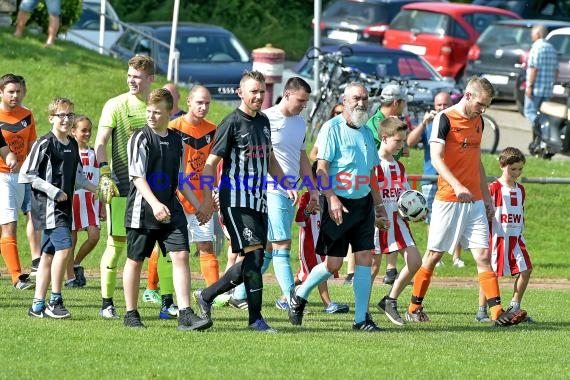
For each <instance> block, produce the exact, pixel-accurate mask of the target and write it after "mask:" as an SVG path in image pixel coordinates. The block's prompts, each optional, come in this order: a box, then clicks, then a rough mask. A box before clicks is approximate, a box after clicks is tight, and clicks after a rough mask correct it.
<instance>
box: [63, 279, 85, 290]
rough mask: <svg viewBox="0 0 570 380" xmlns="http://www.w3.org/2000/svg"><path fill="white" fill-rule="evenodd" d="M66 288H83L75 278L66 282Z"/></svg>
mask: <svg viewBox="0 0 570 380" xmlns="http://www.w3.org/2000/svg"><path fill="white" fill-rule="evenodd" d="M64 286H65V287H66V288H79V287H81V285H79V281H77V278H74V279H73V280H69V281H65V284H64Z"/></svg>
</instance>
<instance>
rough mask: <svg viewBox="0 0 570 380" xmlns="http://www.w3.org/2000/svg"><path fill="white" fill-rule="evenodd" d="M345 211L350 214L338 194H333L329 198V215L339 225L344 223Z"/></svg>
mask: <svg viewBox="0 0 570 380" xmlns="http://www.w3.org/2000/svg"><path fill="white" fill-rule="evenodd" d="M343 212H345V213H347V214H348V210H347V209H346V207H344V205H343V204H342V203H341V201H340V199H338V197H337V196H336V195H333V196H331V197H330V199H329V215H330V217H331V219H332V220H333V221H334V222H335V223H336V225H337V226H340V225H341V224H342V213H343Z"/></svg>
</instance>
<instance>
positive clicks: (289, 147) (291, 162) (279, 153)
mask: <svg viewBox="0 0 570 380" xmlns="http://www.w3.org/2000/svg"><path fill="white" fill-rule="evenodd" d="M263 113H265V115H267V117H268V118H269V122H270V124H271V144H272V145H273V153H274V154H275V158H277V162H279V165H281V168H282V169H283V173H284V174H285V175H286V176H290V177H288V179H289V182H290V183H295V182H296V181H297V179H298V178H299V175H300V173H299V170H300V167H301V162H300V157H301V150H305V149H306V148H305V130H306V125H305V119H304V118H303V117H302V116H300V115H296V116H285V115H283V113H281V111H280V110H279V108H278V106H273V107H271V108H268V109H266V110H264V111H263ZM267 181H268V184H267V191H268V192H271V193H281V194H282V195H284V196H286V195H287V192H286V191H285V189H284V188H283V187H282V186H281V185H278V186H277V188H275V185H274V184H273V182H275V180H274V179H273V178H272V177H271V176H270V175H268V176H267Z"/></svg>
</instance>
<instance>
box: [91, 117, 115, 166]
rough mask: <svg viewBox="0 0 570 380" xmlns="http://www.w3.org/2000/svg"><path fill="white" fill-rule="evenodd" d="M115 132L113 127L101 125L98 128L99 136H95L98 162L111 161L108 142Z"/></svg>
mask: <svg viewBox="0 0 570 380" xmlns="http://www.w3.org/2000/svg"><path fill="white" fill-rule="evenodd" d="M112 134H113V128H109V127H101V126H100V127H99V128H98V129H97V137H95V148H94V149H95V157H96V158H97V162H99V163H101V162H109V161H108V159H107V144H108V143H109V140H110V139H111V135H112Z"/></svg>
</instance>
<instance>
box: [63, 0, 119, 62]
mask: <svg viewBox="0 0 570 380" xmlns="http://www.w3.org/2000/svg"><path fill="white" fill-rule="evenodd" d="M100 13H101V1H100V0H83V13H82V14H81V17H80V18H79V21H77V22H76V23H75V24H74V25H73V26H72V27H71V28H70V29H69V30H68V31H67V33H66V34H64V35H60V36H59V38H61V39H64V40H66V41H71V42H74V43H76V44H78V45H81V46H83V47H86V48H88V49H92V50H99V25H100V22H99V21H100V17H99V15H100ZM105 16H106V19H105V20H106V21H105V34H104V40H103V51H104V53H105V54H109V50H110V48H111V46H112V45H113V44H114V43H115V42H116V41H117V40H118V39H119V37H120V36H121V34H123V31H124V28H123V26H122V25H121V24H120V23H119V22H117V21H118V20H119V16H117V12H115V10H114V9H113V7H112V6H111V4H110V3H109V2H108V1H107V3H106V5H105Z"/></svg>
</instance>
